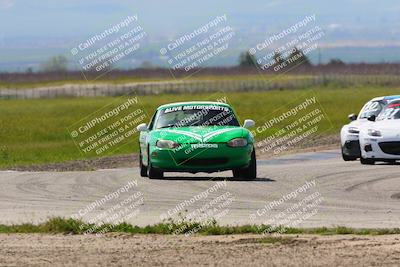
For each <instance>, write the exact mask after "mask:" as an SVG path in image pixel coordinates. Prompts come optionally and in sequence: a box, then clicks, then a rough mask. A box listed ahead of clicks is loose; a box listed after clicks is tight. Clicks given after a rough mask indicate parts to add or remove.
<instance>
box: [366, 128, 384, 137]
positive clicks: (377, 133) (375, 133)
mask: <svg viewBox="0 0 400 267" xmlns="http://www.w3.org/2000/svg"><path fill="white" fill-rule="evenodd" d="M368 135H370V136H382V133H381V131H378V130H375V129H368Z"/></svg>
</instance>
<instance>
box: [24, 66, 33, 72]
mask: <svg viewBox="0 0 400 267" xmlns="http://www.w3.org/2000/svg"><path fill="white" fill-rule="evenodd" d="M25 73H33V68H32V67H28V68H27V69H26V70H25Z"/></svg>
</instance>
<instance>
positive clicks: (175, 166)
mask: <svg viewBox="0 0 400 267" xmlns="http://www.w3.org/2000/svg"><path fill="white" fill-rule="evenodd" d="M214 145H218V148H193V147H191V145H187V146H184V147H180V148H178V149H165V148H158V147H156V146H152V147H150V151H149V152H150V160H151V164H152V166H153V167H154V168H157V169H160V170H162V171H171V172H172V171H174V172H180V171H183V172H191V173H196V172H215V171H225V170H232V169H239V168H244V167H247V166H248V165H249V163H250V160H251V153H252V152H253V144H248V145H247V146H245V147H229V146H227V145H226V143H223V144H221V143H219V144H214Z"/></svg>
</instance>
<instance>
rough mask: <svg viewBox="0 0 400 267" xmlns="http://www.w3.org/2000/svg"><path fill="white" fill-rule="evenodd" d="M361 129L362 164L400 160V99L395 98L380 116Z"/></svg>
mask: <svg viewBox="0 0 400 267" xmlns="http://www.w3.org/2000/svg"><path fill="white" fill-rule="evenodd" d="M369 120H371V121H372V122H371V123H370V124H368V125H364V126H363V127H361V129H360V147H361V164H374V163H375V162H376V161H384V162H392V163H394V162H395V161H396V160H400V100H399V99H397V100H393V101H391V102H390V103H389V104H387V106H386V107H385V108H384V109H383V110H382V112H381V113H380V114H379V115H378V117H376V118H374V117H372V118H370V119H369Z"/></svg>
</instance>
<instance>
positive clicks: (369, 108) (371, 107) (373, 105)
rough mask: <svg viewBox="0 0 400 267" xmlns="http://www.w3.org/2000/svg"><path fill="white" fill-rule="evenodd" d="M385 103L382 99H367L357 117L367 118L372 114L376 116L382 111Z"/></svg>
mask: <svg viewBox="0 0 400 267" xmlns="http://www.w3.org/2000/svg"><path fill="white" fill-rule="evenodd" d="M384 106H385V104H384V103H383V101H369V102H368V103H367V104H365V105H364V107H363V108H362V109H361V112H360V115H359V117H358V118H359V119H368V118H369V117H371V116H372V115H375V116H378V114H379V113H380V112H381V111H382V109H383V107H384Z"/></svg>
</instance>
